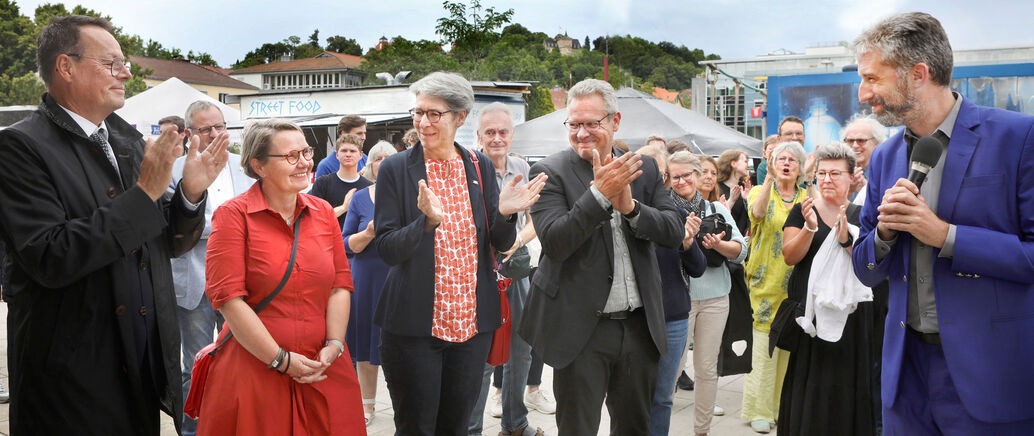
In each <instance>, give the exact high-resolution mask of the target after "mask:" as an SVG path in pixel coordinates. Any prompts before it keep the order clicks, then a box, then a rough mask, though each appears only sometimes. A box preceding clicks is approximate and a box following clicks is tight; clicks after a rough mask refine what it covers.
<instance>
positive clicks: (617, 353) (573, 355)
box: [520, 79, 685, 436]
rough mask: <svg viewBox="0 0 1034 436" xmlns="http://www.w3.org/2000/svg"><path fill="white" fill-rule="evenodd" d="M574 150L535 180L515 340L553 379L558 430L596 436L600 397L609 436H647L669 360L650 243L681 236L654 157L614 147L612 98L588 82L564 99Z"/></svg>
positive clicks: (617, 118) (543, 166) (601, 85)
mask: <svg viewBox="0 0 1034 436" xmlns="http://www.w3.org/2000/svg"><path fill="white" fill-rule="evenodd" d="M567 109H568V118H567V121H566V122H565V124H566V125H567V127H568V132H569V139H570V142H571V150H564V151H562V152H559V153H556V154H553V155H552V156H550V157H548V158H546V159H544V160H542V161H540V162H538V163H536V164H535V165H534V166H532V168H531V176H532V177H535V176H536V175H538V174H540V173H546V174H547V175H548V176H549V178H548V179H547V182H546V187H545V188H544V189H543V190H542V193H541V198H540V199H539V201H538V202H537V203H536V204H535V205H534V206H532V207H531V215H532V217H533V218H534V220H533V221H534V223H535V230H536V232H537V233H538V235H539V238H540V240H541V242H542V259H541V260H540V262H539V270H538V272H537V273H536V275H535V277H534V280H533V281H532V285H531V294H530V296H529V298H528V302H527V306H526V308H525V314H524V320H523V321H522V322H521V326H520V334H521V336H523V337H524V338H525V339H526V340H527V341H528V343H530V344H531V346H532V347H533V348H534V349H535V350H536V352H538V353H539V355H541V356H542V359H543V360H544V361H545V362H546V363H547V364H549V365H550V366H552V367H553V368H554V378H553V388H554V391H555V392H556V398H557V427H558V429H559V431H560V434H562V435H565V436H566V435H595V434H596V432H597V430H598V428H599V422H600V411H601V408H602V404H603V399H604V397H606V398H607V407H608V410H609V411H610V416H611V434H615V435H644V434H646V433H647V431H648V426H649V419H650V398H651V397H652V395H653V389H654V386H655V381H656V377H657V364H658V359H659V357H660V353H662V352H664V351H662V350H666V349H667V344H666V338H665V324H664V310H663V308H662V304H663V303H662V298H661V279H660V275H659V273H658V269H657V258H656V256H655V254H654V245H653V244H654V243H659V244H662V245H664V246H668V247H675V246H676V245H678V244H679V243H680V242H681V241H682V238H683V236H684V235H685V230H684V225H683V223H681V220H680V218H679V215H678V212H677V211H676V209H675V206H674V204H672V201H671V199H670V198H669V197H668V193H667V190H665V189H664V183H663V182H662V178H661V174H660V173H659V172H658V169H657V164H656V162H654V161H653V159H652V158H650V157H645V156H639V155H636V154H633V153H626V154H621V152H620V151H618V150H617V149H615V148H614V147H613V142H614V134H615V132H617V130H618V126H619V124H620V122H621V114H620V113H619V112H618V107H617V97H616V96H615V94H614V88H613V87H612V86H610V84H608V83H607V82H604V81H602V80H595V79H587V80H584V81H582V82H579V83H578V84H577V85H575V86H574V87H572V88H571V90H570V91H569V92H568V104H567Z"/></svg>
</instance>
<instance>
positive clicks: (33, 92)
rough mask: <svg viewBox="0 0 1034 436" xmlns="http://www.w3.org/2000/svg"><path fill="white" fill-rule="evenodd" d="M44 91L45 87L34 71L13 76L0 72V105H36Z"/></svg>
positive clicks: (45, 90)
mask: <svg viewBox="0 0 1034 436" xmlns="http://www.w3.org/2000/svg"><path fill="white" fill-rule="evenodd" d="M44 92H47V88H46V86H43V82H42V81H40V80H39V78H38V77H36V73H32V72H29V73H25V74H24V75H22V76H18V77H13V78H12V77H11V76H8V75H7V74H0V106H11V105H37V104H39V102H40V97H41V96H42V95H43V93H44Z"/></svg>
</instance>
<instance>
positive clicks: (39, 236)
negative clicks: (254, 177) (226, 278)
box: [0, 16, 227, 436]
mask: <svg viewBox="0 0 1034 436" xmlns="http://www.w3.org/2000/svg"><path fill="white" fill-rule="evenodd" d="M38 47H39V48H38V50H39V53H38V64H39V72H40V76H42V78H43V81H44V83H46V85H47V90H48V92H49V93H48V94H45V95H44V96H43V102H42V103H41V104H40V106H39V109H38V110H37V111H36V112H34V113H33V114H32V115H29V117H28V118H26V119H24V120H22V121H21V122H19V123H17V124H15V125H14V126H11V127H10V128H8V129H5V130H3V131H0V204H3V205H4V206H3V208H0V237H2V238H3V240H4V242H5V243H6V244H7V246H8V251H9V253H10V254H11V256H12V260H13V271H12V274H11V281H10V288H11V289H10V292H7V297H8V298H9V300H8V307H9V313H8V317H7V327H8V330H7V332H8V335H9V336H8V360H9V362H10V368H11V392H12V394H13V395H12V399H13V401H12V403H11V409H10V416H11V433H12V434H48V435H49V434H53V435H57V434H103V435H155V436H156V435H158V433H159V421H158V413H159V409H161V410H164V411H165V412H166V413H169V414H170V415H171V416H173V418H175V420H176V428H177V432H178V429H179V417H180V415H181V413H182V412H181V410H182V404H183V401H182V393H181V388H180V383H179V379H180V369H179V368H180V367H179V346H180V342H179V331H178V329H177V323H176V299H175V294H174V293H173V289H172V272H171V267H170V265H169V257H170V256H172V255H177V254H182V253H184V252H186V251H187V250H189V249H190V248H191V247H192V246H193V245H194V244H195V243H196V242H197V240H198V238H199V237H200V236H201V230H202V229H203V228H204V213H203V212H204V210H205V198H206V195H205V192H206V190H207V188H208V185H209V184H211V183H212V180H213V179H214V178H215V177H216V176H217V175H218V174H219V171H220V170H221V169H222V166H223V165H224V164H225V163H226V159H227V154H226V146H225V144H226V142H222V146H221V147H220V146H210V147H208V148H206V149H205V151H204V152H200V153H199V152H198V151H197V149H196V147H195V146H193V145H192V146H191V149H190V152H189V154H188V156H187V158H186V162H185V163H184V169H183V173H184V176H183V180H182V182H181V183H180V184H179V185H178V186H177V187H176V189H175V190H174V194H173V195H172V197H171V200H170V201H166V200H164V199H163V198H162V197H163V194H165V190H166V188H168V186H169V181H170V179H171V177H172V165H173V161H175V160H176V158H177V157H179V156H180V155H181V154H182V153H183V149H182V137H181V136H180V135H179V134H177V133H176V132H174V131H171V130H169V131H166V132H165V133H163V134H162V135H161V137H160V138H159V139H158V140H156V141H153V142H151V143H149V144H148V145H147V147H146V149H145V146H144V141H143V139H142V137H141V135H140V133H139V132H137V131H136V129H134V128H133V127H132V126H130V125H129V124H127V123H126V122H125V120H123V119H122V118H120V117H119V116H118V115H115V114H114V113H113V112H114V111H115V110H116V109H118V108H120V107H122V105H123V104H124V103H125V91H124V87H123V86H124V84H125V82H126V81H127V80H129V79H130V77H131V75H130V73H129V65H128V64H127V63H126V59H125V56H124V54H123V53H122V49H121V47H119V44H118V42H117V41H116V40H115V38H114V37H113V36H112V35H111V26H110V24H109V23H108V22H107V21H106V20H104V19H100V18H93V17H85V16H68V17H59V18H55V19H54V20H52V21H51V22H50V24H48V25H47V27H45V28H43V30H42V31H41V32H40V36H39V41H38ZM195 138H196V137H195ZM197 142H198V141H197V140H195V141H194V143H197Z"/></svg>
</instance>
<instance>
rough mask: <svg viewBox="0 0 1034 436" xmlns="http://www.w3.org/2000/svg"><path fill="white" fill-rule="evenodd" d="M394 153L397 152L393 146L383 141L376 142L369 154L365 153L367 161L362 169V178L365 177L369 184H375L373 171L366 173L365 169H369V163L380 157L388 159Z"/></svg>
mask: <svg viewBox="0 0 1034 436" xmlns="http://www.w3.org/2000/svg"><path fill="white" fill-rule="evenodd" d="M395 153H398V150H396V149H395V146H394V145H391V143H390V142H388V141H385V140H383V139H382V140H380V141H377V143H376V144H374V146H373V147H371V148H370V152H369V153H367V156H368V157H369V159H368V160H367V161H366V166H365V167H363V177H366V178H367V179H368V180H370V181H371V182H376V181H377V176H375V175H374V174H373V171H372V170H371V171H367V168H370V163H372V162H373V161H375V160H377V159H380V158H381V157H388V156H391V155H393V154H395Z"/></svg>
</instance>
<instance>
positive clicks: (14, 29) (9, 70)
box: [0, 0, 36, 77]
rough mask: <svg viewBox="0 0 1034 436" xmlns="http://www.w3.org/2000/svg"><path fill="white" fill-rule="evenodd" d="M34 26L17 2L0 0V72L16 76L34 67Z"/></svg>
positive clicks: (32, 69)
mask: <svg viewBox="0 0 1034 436" xmlns="http://www.w3.org/2000/svg"><path fill="white" fill-rule="evenodd" d="M34 27H35V26H34V25H33V24H32V20H30V19H29V17H26V16H24V15H22V14H21V12H20V11H19V10H18V5H17V4H15V3H14V2H13V1H11V0H0V41H4V42H3V44H0V74H7V75H8V76H11V77H16V76H21V75H24V74H26V73H29V72H31V71H34V70H35V69H36V60H35V51H36V38H35V37H34V35H33V31H34V30H35V29H34Z"/></svg>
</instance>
